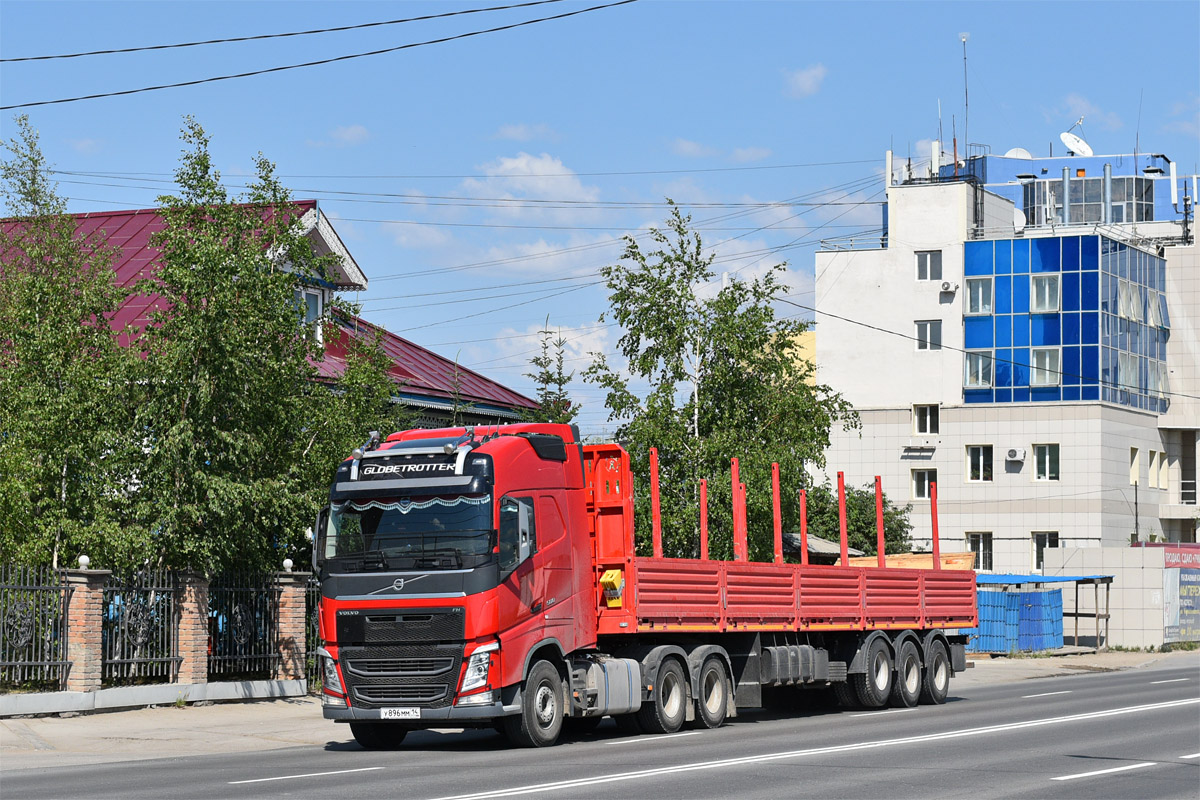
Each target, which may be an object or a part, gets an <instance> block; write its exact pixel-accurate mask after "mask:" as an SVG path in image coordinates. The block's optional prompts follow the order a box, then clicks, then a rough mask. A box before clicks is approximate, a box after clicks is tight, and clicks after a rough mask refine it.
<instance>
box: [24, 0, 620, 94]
mask: <svg viewBox="0 0 1200 800" xmlns="http://www.w3.org/2000/svg"><path fill="white" fill-rule="evenodd" d="M636 2H638V0H614V2H610V3H604V4H602V5H596V6H590V7H589V8H581V9H576V10H575V11H568V12H565V13H562V14H554V15H552V16H549V17H539V18H537V19H529V20H523V21H521V22H513V23H509V24H508V25H498V26H496V27H494V28H486V29H484V30H477V31H468V32H466V33H458V34H454V35H453V36H442V37H439V38H437V39H427V40H426V41H423V42H410V43H408V44H401V45H396V46H394V47H385V48H382V49H379V50H371V51H368V52H365V53H350V54H348V55H343V56H334V57H332V58H322V59H317V60H315V61H305V62H303V63H300V64H286V65H283V66H278V67H267V68H265V69H257V70H248V71H246V72H238V73H233V74H230V75H214V76H210V77H207V78H196V79H194V80H190V81H179V82H176V83H163V84H157V85H154V86H142V87H138V88H136V89H122V90H118V91H113V92H97V93H95V94H85V95H78V96H76V97H60V98H58V99H55V100H37V101H33V102H28V103H11V104H9V105H4V106H0V111H10V110H12V109H15V108H33V107H35V106H49V105H58V104H61V103H75V102H78V101H80V100H98V99H101V98H106V97H123V96H126V95H132V94H141V93H143V92H157V91H161V90H163V89H180V88H183V87H185V86H199V85H201V84H206V83H215V82H217V81H228V80H235V79H239V78H250V77H253V76H256V75H269V74H272V73H278V72H285V71H287V70H293V69H304V68H307V67H317V66H323V65H326V64H336V63H339V62H342V61H350V60H352V59H356V58H367V57H370V56H379V55H384V54H386V53H395V52H398V51H400V50H411V49H413V48H416V47H425V46H427V45H434V44H445V43H446V42H453V41H457V40H459V39H468V38H470V37H473V36H483V35H485V34H490V33H499V32H501V31H508V30H513V29H515V28H522V27H525V26H527V25H536V24H538V23H541V22H551V21H554V20H560V19H566V18H567V17H574V16H578V15H580V14H587V13H590V12H593V11H601V10H603V9H606V8H615V7H617V6H624V5H629V4H631V3H636Z"/></svg>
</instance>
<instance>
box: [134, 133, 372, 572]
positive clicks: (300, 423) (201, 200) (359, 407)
mask: <svg viewBox="0 0 1200 800" xmlns="http://www.w3.org/2000/svg"><path fill="white" fill-rule="evenodd" d="M182 139H183V141H184V144H185V150H184V151H183V155H182V158H181V161H180V166H179V168H178V169H177V170H176V174H175V177H176V182H177V184H178V187H179V192H178V194H176V195H169V196H164V197H161V198H160V199H159V202H160V204H161V214H162V217H163V221H164V223H165V227H164V229H163V230H162V232H161V233H159V234H158V235H157V236H156V237H155V239H154V244H155V246H156V247H157V248H158V249H159V250H160V252H161V257H160V267H159V270H158V272H157V273H156V275H155V276H154V278H153V279H152V280H151V281H149V282H147V284H146V285H145V286H143V287H142V291H146V292H149V291H154V292H156V293H158V294H160V295H161V296H162V297H163V299H164V300H165V301H166V302H167V309H166V310H165V311H163V312H161V313H159V314H157V315H156V316H155V318H154V319H153V320H152V324H151V325H150V326H149V327H148V328H147V329H146V331H145V335H144V338H143V342H142V346H143V348H144V349H145V351H146V354H147V358H146V368H147V371H148V377H147V380H146V382H145V385H146V388H147V397H146V400H145V402H144V403H143V404H142V406H141V415H140V423H141V425H142V426H143V428H144V429H145V430H146V431H147V432H148V434H147V435H148V448H147V449H148V454H147V459H146V464H145V468H144V470H142V471H141V472H140V473H139V476H140V481H141V486H140V489H139V492H138V499H139V502H140V504H141V511H142V513H143V515H144V518H145V519H147V520H149V521H151V523H152V525H153V534H154V538H155V544H156V546H157V548H158V553H159V558H160V560H161V561H162V563H165V564H166V565H168V566H172V567H191V568H195V569H201V570H206V571H209V572H215V571H219V570H222V569H227V568H230V567H234V566H237V567H242V568H270V567H277V566H278V564H279V562H280V560H281V559H282V557H283V556H284V555H292V554H300V553H302V552H304V551H306V549H307V543H306V542H305V540H304V532H305V530H306V529H307V528H308V526H309V525H310V524H311V520H312V518H313V515H314V514H315V511H316V509H317V507H318V505H319V503H320V502H322V500H323V496H324V494H325V492H326V491H327V490H328V480H329V476H330V475H331V474H332V471H333V469H334V467H336V464H337V461H338V460H340V458H342V457H344V456H345V454H347V453H348V452H349V450H350V449H351V448H352V447H353V446H354V445H355V444H357V443H358V442H361V441H362V439H363V438H364V437H365V427H366V426H362V423H363V422H364V419H363V417H369V416H373V415H375V414H376V413H378V415H379V416H381V417H386V413H385V412H386V409H385V408H384V406H383V403H382V401H381V397H382V395H383V394H385V393H386V394H389V396H390V391H391V389H392V383H391V381H390V379H389V378H388V377H387V375H386V369H383V368H382V367H381V364H380V358H381V356H380V355H379V353H378V348H377V347H376V348H371V347H367V348H366V350H361V351H360V350H354V349H352V352H351V357H350V364H349V368H348V370H347V376H348V377H347V378H346V381H345V382H346V388H344V389H343V388H338V389H336V391H334V392H333V394H334V397H330V396H329V395H330V390H329V389H327V388H325V387H324V386H323V385H321V384H320V383H318V382H317V380H316V378H317V375H316V371H315V368H314V362H316V361H318V360H319V359H320V358H321V357H322V348H321V346H320V344H319V342H318V341H317V337H316V335H315V330H314V329H311V328H306V327H305V326H304V325H302V324H301V323H302V311H301V309H299V308H297V306H296V303H295V301H294V298H293V290H294V287H295V285H296V283H297V281H300V280H306V279H315V278H322V277H325V276H326V274H327V271H328V268H329V267H330V265H331V263H332V262H331V260H330V257H317V256H316V254H315V253H314V251H313V248H312V246H311V243H310V241H309V240H308V239H307V238H306V237H305V236H303V235H302V233H301V231H300V229H299V225H298V222H299V218H300V216H301V215H300V211H299V210H298V209H297V208H296V206H295V205H294V204H293V202H292V200H291V197H290V195H289V193H288V191H287V189H286V188H285V187H284V186H283V185H282V184H281V183H280V182H279V180H278V179H277V178H276V176H275V171H274V165H272V164H271V162H269V161H268V160H267V159H266V158H265V157H264V156H262V154H261V153H260V154H259V155H258V157H257V158H256V159H255V173H256V174H255V177H254V179H253V180H252V181H251V183H250V186H249V188H248V190H247V192H246V194H245V195H244V196H241V197H238V198H233V197H230V196H229V194H228V193H227V191H226V190H225V188H224V186H223V185H222V183H221V179H220V174H219V173H218V172H217V171H216V169H215V168H214V167H213V164H212V159H211V156H210V155H209V149H208V145H209V139H208V136H207V135H206V134H205V132H204V130H203V129H202V128H201V127H200V125H199V124H197V123H196V122H195V121H194V120H192V119H190V118H188V119H187V120H186V121H185V124H184V128H183V132H182ZM379 421H380V422H383V419H380V420H379ZM360 426H361V427H360ZM352 428H358V430H357V431H355V432H352V430H351V429H352ZM325 459H330V463H328V464H327V465H325V468H324V469H323V470H322V469H321V468H320V467H321V465H320V464H318V463H317V462H318V461H324V460H325ZM322 473H323V474H322Z"/></svg>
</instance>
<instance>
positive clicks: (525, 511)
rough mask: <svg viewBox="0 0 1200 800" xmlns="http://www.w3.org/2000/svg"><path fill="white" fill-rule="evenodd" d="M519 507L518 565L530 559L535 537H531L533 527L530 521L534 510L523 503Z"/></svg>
mask: <svg viewBox="0 0 1200 800" xmlns="http://www.w3.org/2000/svg"><path fill="white" fill-rule="evenodd" d="M517 507H518V509H520V510H519V512H518V522H517V525H518V528H517V530H518V537H519V538H518V540H517V541H518V543H519V545H518V550H517V552H518V554H519V555H518V557H517V563H521V562H523V561H524V560H525V559H527V558H529V556H530V554H532V552H533V537H532V536H531V535H530V533H531V532H532V530H533V525H532V524H531V521H530V517H532V516H533V509H532V508H531V507H530V506H528V505H527V504H525V503H521V504H519V505H518V506H517Z"/></svg>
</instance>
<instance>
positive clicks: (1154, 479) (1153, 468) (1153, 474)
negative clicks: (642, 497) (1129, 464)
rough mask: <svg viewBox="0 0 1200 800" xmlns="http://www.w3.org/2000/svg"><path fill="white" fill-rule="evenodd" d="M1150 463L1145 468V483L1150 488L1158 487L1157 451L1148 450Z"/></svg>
mask: <svg viewBox="0 0 1200 800" xmlns="http://www.w3.org/2000/svg"><path fill="white" fill-rule="evenodd" d="M1164 455H1165V454H1164ZM1149 461H1150V464H1149V467H1148V468H1147V469H1146V483H1147V485H1149V487H1150V488H1151V489H1157V488H1158V451H1157V450H1151V451H1150V458H1149Z"/></svg>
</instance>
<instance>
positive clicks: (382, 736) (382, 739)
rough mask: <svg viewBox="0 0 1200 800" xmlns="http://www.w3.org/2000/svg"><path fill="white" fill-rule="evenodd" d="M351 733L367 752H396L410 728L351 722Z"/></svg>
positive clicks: (385, 723) (386, 724)
mask: <svg viewBox="0 0 1200 800" xmlns="http://www.w3.org/2000/svg"><path fill="white" fill-rule="evenodd" d="M350 733H352V734H354V741H356V742H358V743H359V745H361V746H362V747H363V749H365V750H394V749H396V748H397V747H399V746H400V743H401V742H403V741H404V737H405V736H407V735H408V728H402V727H400V726H399V725H393V724H391V723H387V722H351V723H350Z"/></svg>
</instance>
